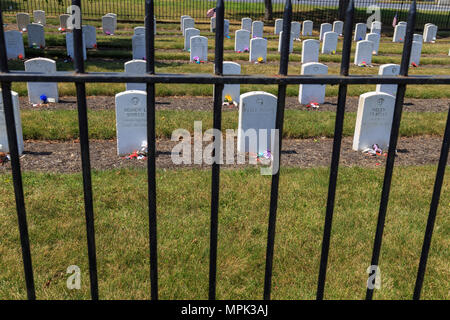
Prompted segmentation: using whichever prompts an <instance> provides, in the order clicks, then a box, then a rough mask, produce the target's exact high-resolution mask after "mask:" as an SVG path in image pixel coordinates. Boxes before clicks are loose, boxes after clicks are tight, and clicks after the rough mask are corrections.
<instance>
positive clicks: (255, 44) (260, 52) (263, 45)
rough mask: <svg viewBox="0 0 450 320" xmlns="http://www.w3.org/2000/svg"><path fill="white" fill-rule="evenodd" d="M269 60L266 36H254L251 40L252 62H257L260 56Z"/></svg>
mask: <svg viewBox="0 0 450 320" xmlns="http://www.w3.org/2000/svg"><path fill="white" fill-rule="evenodd" d="M259 57H261V58H263V61H264V62H266V61H267V40H266V39H264V38H253V39H252V40H250V59H249V61H250V62H255V61H257V60H258V58H259Z"/></svg>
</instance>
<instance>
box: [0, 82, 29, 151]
mask: <svg viewBox="0 0 450 320" xmlns="http://www.w3.org/2000/svg"><path fill="white" fill-rule="evenodd" d="M11 97H12V103H13V109H14V120H15V122H16V133H17V147H18V151H19V155H21V154H22V153H23V149H24V145H23V134H22V120H21V118H20V108H19V95H18V94H17V92H14V91H11ZM0 145H1V146H2V147H1V148H2V151H3V152H10V150H9V143H8V134H7V131H6V119H5V112H4V106H3V93H2V91H1V90H0Z"/></svg>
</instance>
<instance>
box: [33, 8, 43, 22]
mask: <svg viewBox="0 0 450 320" xmlns="http://www.w3.org/2000/svg"><path fill="white" fill-rule="evenodd" d="M33 22H34V23H39V24H41V25H43V26H45V11H43V10H34V11H33Z"/></svg>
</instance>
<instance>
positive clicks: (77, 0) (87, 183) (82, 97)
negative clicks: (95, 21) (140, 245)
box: [72, 0, 98, 300]
mask: <svg viewBox="0 0 450 320" xmlns="http://www.w3.org/2000/svg"><path fill="white" fill-rule="evenodd" d="M72 5H74V6H77V7H79V13H80V15H79V17H75V21H76V23H75V28H74V29H73V47H74V54H75V59H74V66H75V72H76V73H84V72H85V71H84V57H83V32H82V29H81V26H82V18H81V17H82V14H81V0H72ZM72 14H74V13H73V12H72ZM75 14H76V13H75ZM75 86H76V91H77V102H78V126H79V130H80V147H81V164H82V168H83V192H84V208H85V216H86V233H87V244H88V256H89V277H90V281H91V298H92V300H98V281H97V256H96V249H95V227H94V206H93V199H92V179H91V160H90V156H89V129H88V118H87V103H86V85H85V83H84V82H75Z"/></svg>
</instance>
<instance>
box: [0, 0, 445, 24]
mask: <svg viewBox="0 0 450 320" xmlns="http://www.w3.org/2000/svg"><path fill="white" fill-rule="evenodd" d="M348 2H349V0H293V1H292V20H293V21H303V20H312V21H314V22H315V23H325V22H332V21H334V20H339V19H342V17H343V14H342V8H344V9H345V8H346V7H347V5H348ZM411 3H412V1H409V0H404V1H401V0H357V1H355V12H354V21H355V22H366V21H367V18H368V17H369V16H370V15H371V14H372V11H369V12H368V11H367V9H368V8H369V7H371V6H374V5H375V6H378V7H379V8H380V10H381V21H382V23H383V27H390V26H392V20H393V19H394V17H395V16H396V15H397V18H398V21H401V20H406V19H407V17H408V11H409V8H410V5H411ZM70 4H71V1H70V0H47V1H44V0H2V1H1V6H2V9H3V11H5V12H11V13H17V12H28V13H30V14H31V13H33V10H44V11H45V12H46V13H47V15H49V16H58V15H60V14H63V13H66V9H67V7H68V6H70ZM81 4H82V6H83V15H84V16H85V17H87V18H99V17H102V16H103V15H105V14H106V13H109V12H112V13H116V14H117V15H118V19H119V20H125V21H126V20H127V21H142V20H143V19H144V13H145V0H82V1H81ZM225 4H226V6H227V10H226V12H225V18H226V19H230V20H231V21H234V22H237V21H240V20H241V18H244V17H250V18H253V19H264V17H265V9H266V8H265V4H264V0H225ZM284 5H285V0H272V18H273V19H275V18H282V17H283V12H284ZM214 6H215V1H211V0H158V1H154V14H155V15H156V17H157V19H158V20H167V21H178V20H179V18H180V16H182V15H190V16H191V17H193V18H194V19H196V20H197V21H204V22H207V21H209V18H207V17H206V12H207V11H208V9H210V8H213V7H214ZM428 22H431V23H434V24H435V25H437V26H438V28H439V29H441V30H444V29H445V30H450V5H439V4H438V0H429V1H420V3H419V4H417V24H416V28H417V29H422V28H423V26H424V24H426V23H428Z"/></svg>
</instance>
